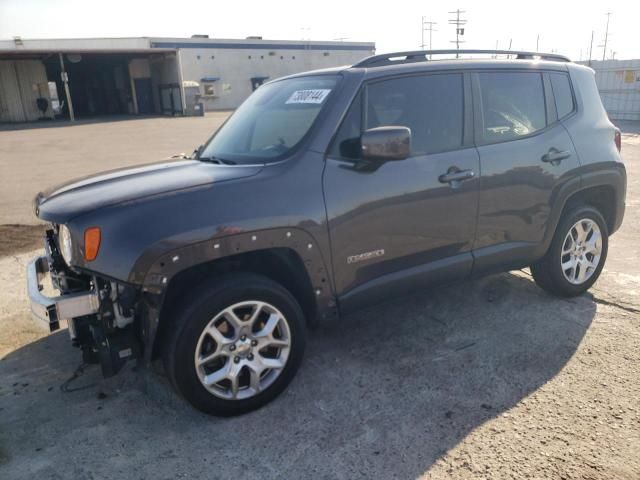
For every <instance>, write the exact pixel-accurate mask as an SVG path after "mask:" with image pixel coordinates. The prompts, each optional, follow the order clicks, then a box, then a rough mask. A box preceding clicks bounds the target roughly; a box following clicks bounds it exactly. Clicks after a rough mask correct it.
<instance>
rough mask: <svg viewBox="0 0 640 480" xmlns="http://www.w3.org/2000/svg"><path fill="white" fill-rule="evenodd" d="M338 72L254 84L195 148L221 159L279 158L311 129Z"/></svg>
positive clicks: (256, 160) (254, 160)
mask: <svg viewBox="0 0 640 480" xmlns="http://www.w3.org/2000/svg"><path fill="white" fill-rule="evenodd" d="M339 78H340V77H339V76H335V75H318V76H308V77H298V78H291V79H288V80H281V81H278V82H273V83H268V84H265V85H263V86H261V87H260V88H258V89H257V90H256V91H255V92H254V93H253V94H252V95H251V96H250V97H249V98H248V99H247V100H246V101H245V102H244V103H243V104H242V105H241V106H240V107H239V108H238V109H237V110H236V111H235V113H234V114H233V115H232V116H231V118H229V120H228V121H227V122H226V123H225V124H224V125H223V126H222V128H221V129H220V130H219V131H218V132H217V133H216V134H215V135H214V137H213V138H212V139H211V140H210V141H209V143H208V144H207V145H206V146H205V148H204V150H203V151H202V152H201V153H200V155H199V158H201V159H203V160H204V159H212V160H219V161H220V162H221V163H238V164H251V163H268V162H273V161H276V160H280V159H282V158H284V157H285V156H286V155H287V154H289V153H290V152H291V150H292V149H293V148H295V147H296V145H298V144H299V143H300V141H301V140H302V139H303V138H304V136H305V135H306V134H307V132H308V131H309V130H310V129H311V126H312V125H313V123H314V121H315V120H316V118H317V116H318V114H319V113H320V111H321V110H322V108H323V107H324V105H325V104H326V103H327V99H328V98H329V96H330V94H331V92H332V91H333V90H334V89H335V87H336V85H337V83H338V80H339Z"/></svg>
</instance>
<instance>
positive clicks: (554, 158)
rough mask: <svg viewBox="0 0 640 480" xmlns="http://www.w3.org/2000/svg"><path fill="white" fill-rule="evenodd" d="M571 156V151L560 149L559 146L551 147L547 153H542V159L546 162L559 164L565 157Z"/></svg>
mask: <svg viewBox="0 0 640 480" xmlns="http://www.w3.org/2000/svg"><path fill="white" fill-rule="evenodd" d="M570 156H571V152H567V151H560V150H558V149H557V148H553V147H551V148H550V149H549V151H548V152H547V153H545V154H544V155H542V158H541V160H542V161H543V162H546V163H550V164H551V165H558V164H559V163H560V162H561V161H562V160H564V159H565V158H569V157H570Z"/></svg>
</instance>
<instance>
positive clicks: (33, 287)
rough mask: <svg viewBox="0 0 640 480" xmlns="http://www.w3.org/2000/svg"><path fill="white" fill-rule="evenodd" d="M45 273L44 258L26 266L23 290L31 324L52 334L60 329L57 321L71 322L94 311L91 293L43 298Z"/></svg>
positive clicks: (95, 303)
mask: <svg viewBox="0 0 640 480" xmlns="http://www.w3.org/2000/svg"><path fill="white" fill-rule="evenodd" d="M47 273H49V260H48V258H47V257H46V256H42V257H37V258H34V259H33V260H32V261H31V262H30V263H29V265H27V290H28V293H29V301H30V303H31V315H32V317H33V319H34V321H35V322H36V323H37V324H39V325H41V326H42V327H44V328H46V329H47V330H48V331H49V332H53V331H55V330H58V329H59V328H60V321H61V320H71V319H73V318H76V317H81V316H84V315H92V314H95V313H97V312H98V309H99V308H100V300H99V298H98V295H97V294H96V292H94V291H83V292H75V293H68V294H65V295H59V296H57V297H47V296H46V295H44V294H43V293H42V289H43V287H42V279H43V278H44V276H45V275H46V274H47Z"/></svg>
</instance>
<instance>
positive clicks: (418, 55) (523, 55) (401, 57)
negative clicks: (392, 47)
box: [353, 50, 571, 67]
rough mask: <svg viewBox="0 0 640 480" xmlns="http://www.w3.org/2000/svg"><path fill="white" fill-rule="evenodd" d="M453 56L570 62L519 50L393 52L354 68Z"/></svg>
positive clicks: (378, 56)
mask: <svg viewBox="0 0 640 480" xmlns="http://www.w3.org/2000/svg"><path fill="white" fill-rule="evenodd" d="M453 54H494V55H514V56H515V58H516V59H518V60H533V59H540V60H550V61H554V62H570V61H571V60H570V59H569V57H565V56H564V55H558V54H557V53H539V52H521V51H517V50H414V51H410V52H393V53H384V54H382V55H373V56H371V57H367V58H365V59H363V60H360V61H359V62H358V63H356V64H354V65H353V66H354V67H381V66H384V65H400V64H403V63H414V62H427V61H429V60H430V59H431V56H432V55H453Z"/></svg>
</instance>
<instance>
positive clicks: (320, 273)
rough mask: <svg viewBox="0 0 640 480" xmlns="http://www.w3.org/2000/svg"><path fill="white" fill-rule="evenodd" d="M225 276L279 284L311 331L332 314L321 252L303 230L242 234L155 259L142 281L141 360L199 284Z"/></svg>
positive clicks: (331, 297) (152, 354) (332, 302)
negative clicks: (259, 277)
mask: <svg viewBox="0 0 640 480" xmlns="http://www.w3.org/2000/svg"><path fill="white" fill-rule="evenodd" d="M229 272H248V273H257V274H260V275H264V276H265V277H267V278H269V279H271V280H273V281H275V282H277V283H279V284H281V285H283V286H284V287H285V288H286V289H287V290H289V291H290V292H291V293H292V294H293V296H294V297H295V298H296V300H298V302H299V303H300V306H301V307H302V310H303V312H304V314H305V317H306V318H307V321H308V323H309V325H310V326H311V327H314V326H315V325H316V324H317V322H318V321H319V319H320V318H324V317H328V316H333V315H335V313H336V309H335V297H334V294H333V288H332V285H331V278H330V275H329V272H328V271H327V269H326V267H325V262H324V259H323V255H322V252H321V249H320V247H319V245H318V243H317V242H316V241H315V240H314V239H313V237H312V236H311V235H310V234H308V233H307V232H305V231H303V230H299V229H272V230H267V231H259V232H247V233H241V234H235V235H231V236H227V237H224V238H220V239H215V240H211V241H208V242H203V243H200V244H196V245H190V246H187V247H183V248H180V249H177V250H173V251H171V252H169V253H167V254H165V255H163V256H162V257H160V258H158V259H157V260H156V261H154V264H153V266H152V267H151V269H150V270H149V272H148V273H147V274H146V276H145V284H144V287H143V292H144V295H145V296H146V301H145V306H146V308H145V314H144V319H143V322H142V323H143V326H142V337H143V343H144V345H145V360H146V361H150V360H151V359H152V358H154V357H155V356H156V354H157V353H158V347H159V346H161V345H162V343H161V342H162V338H163V334H164V331H165V330H166V329H168V328H171V314H172V310H173V309H174V308H176V307H177V306H178V305H179V300H180V298H182V297H183V296H184V294H186V292H187V291H189V290H190V289H192V288H194V286H197V285H198V284H199V283H200V282H202V281H203V280H204V279H207V278H211V277H212V276H215V275H223V274H225V273H229Z"/></svg>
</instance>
